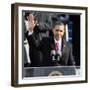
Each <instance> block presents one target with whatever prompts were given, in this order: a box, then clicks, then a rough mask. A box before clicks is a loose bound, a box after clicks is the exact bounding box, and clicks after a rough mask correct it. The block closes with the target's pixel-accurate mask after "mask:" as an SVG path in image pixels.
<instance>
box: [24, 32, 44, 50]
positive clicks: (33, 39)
mask: <svg viewBox="0 0 90 90" xmlns="http://www.w3.org/2000/svg"><path fill="white" fill-rule="evenodd" d="M26 38H27V40H28V43H29V46H32V47H33V48H36V49H37V50H40V51H41V50H42V47H43V45H44V44H43V41H44V40H39V36H38V34H35V33H33V34H32V35H28V32H27V33H26Z"/></svg>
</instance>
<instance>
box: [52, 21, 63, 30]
mask: <svg viewBox="0 0 90 90" xmlns="http://www.w3.org/2000/svg"><path fill="white" fill-rule="evenodd" d="M56 25H63V26H64V27H65V24H64V23H63V22H62V21H56V22H54V23H53V24H52V29H53V28H55V26H56Z"/></svg>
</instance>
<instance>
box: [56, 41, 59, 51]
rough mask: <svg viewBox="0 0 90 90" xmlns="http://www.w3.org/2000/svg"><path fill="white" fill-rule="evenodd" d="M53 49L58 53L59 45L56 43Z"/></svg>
mask: <svg viewBox="0 0 90 90" xmlns="http://www.w3.org/2000/svg"><path fill="white" fill-rule="evenodd" d="M55 47H56V51H58V50H59V43H58V42H57V43H56V45H55Z"/></svg>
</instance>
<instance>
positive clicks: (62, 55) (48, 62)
mask: <svg viewBox="0 0 90 90" xmlns="http://www.w3.org/2000/svg"><path fill="white" fill-rule="evenodd" d="M28 22H29V25H32V27H34V24H35V23H32V22H31V21H29V20H28ZM52 32H53V37H47V38H43V39H42V40H41V41H38V40H36V38H35V34H34V29H33V28H30V29H29V32H28V34H27V40H28V43H29V45H30V46H32V47H33V48H36V49H37V50H40V51H41V52H42V54H43V60H42V61H43V66H58V65H66V66H67V65H75V62H74V59H73V55H72V46H71V44H70V43H68V42H66V41H65V40H64V38H63V36H64V33H65V25H64V24H63V23H62V22H59V21H57V22H55V23H54V25H53V27H52Z"/></svg>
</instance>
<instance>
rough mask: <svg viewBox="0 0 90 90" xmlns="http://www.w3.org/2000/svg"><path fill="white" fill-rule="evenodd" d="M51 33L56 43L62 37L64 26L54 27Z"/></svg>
mask: <svg viewBox="0 0 90 90" xmlns="http://www.w3.org/2000/svg"><path fill="white" fill-rule="evenodd" d="M52 31H53V34H54V38H55V39H56V40H57V41H58V40H59V39H60V38H62V37H63V35H64V25H56V26H55V27H54V28H53V30H52Z"/></svg>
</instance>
